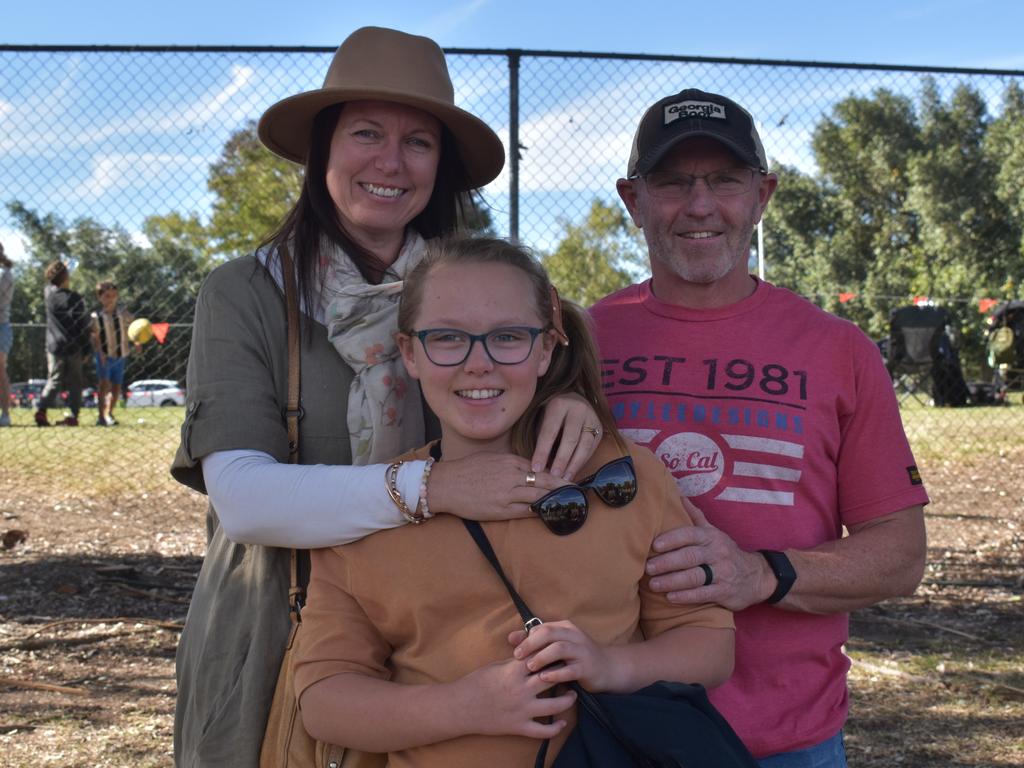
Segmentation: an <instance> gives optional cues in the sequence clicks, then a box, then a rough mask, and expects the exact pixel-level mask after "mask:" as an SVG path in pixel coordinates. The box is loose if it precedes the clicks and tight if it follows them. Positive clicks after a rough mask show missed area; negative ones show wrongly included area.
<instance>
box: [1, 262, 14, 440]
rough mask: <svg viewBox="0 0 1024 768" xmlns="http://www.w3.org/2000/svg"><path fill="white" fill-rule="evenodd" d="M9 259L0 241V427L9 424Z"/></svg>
mask: <svg viewBox="0 0 1024 768" xmlns="http://www.w3.org/2000/svg"><path fill="white" fill-rule="evenodd" d="M11 264H12V262H11V260H10V259H9V258H7V254H6V253H4V244H3V243H0V409H2V411H0V427H9V426H11V381H10V379H8V378H7V356H8V355H9V354H11V344H12V343H13V342H14V332H13V331H12V330H11V300H12V299H13V298H14V273H13V272H11Z"/></svg>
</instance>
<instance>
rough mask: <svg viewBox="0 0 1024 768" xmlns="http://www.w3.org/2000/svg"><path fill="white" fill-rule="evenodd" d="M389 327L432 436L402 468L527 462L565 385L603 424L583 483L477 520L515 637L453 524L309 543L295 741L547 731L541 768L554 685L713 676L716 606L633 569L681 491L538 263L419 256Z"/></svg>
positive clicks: (389, 746) (724, 614) (463, 743)
mask: <svg viewBox="0 0 1024 768" xmlns="http://www.w3.org/2000/svg"><path fill="white" fill-rule="evenodd" d="M398 327H399V329H400V331H399V336H398V343H399V347H400V349H401V351H402V357H403V360H404V363H405V365H406V367H407V369H408V371H409V373H410V374H411V375H412V376H413V377H414V378H416V379H417V380H418V381H419V383H420V386H421V388H422V391H423V395H424V397H425V398H426V401H427V403H428V404H429V405H430V407H431V409H432V410H433V411H434V413H436V414H437V417H438V419H439V420H440V423H441V435H442V436H441V439H440V441H438V442H437V443H434V444H431V445H428V446H426V447H424V448H422V449H421V450H419V451H415V452H413V453H412V454H409V455H408V456H406V457H404V458H407V459H410V460H412V459H420V460H422V459H425V458H428V457H433V458H434V459H436V460H438V461H448V460H451V459H455V458H458V457H461V456H465V455H468V454H470V453H473V452H478V451H502V452H507V451H510V450H511V451H513V452H515V453H518V454H519V455H521V456H529V455H530V453H531V451H532V448H533V442H534V439H535V432H536V429H537V424H538V414H539V413H540V411H541V409H542V407H543V405H544V403H545V402H547V401H548V400H549V399H550V398H551V397H553V396H555V395H558V394H564V393H567V392H576V393H578V394H581V395H583V396H584V397H585V398H586V399H587V400H588V401H589V402H590V403H591V404H592V405H593V407H594V408H595V410H596V412H597V413H598V415H599V418H600V419H601V426H602V429H603V433H604V437H603V439H602V441H601V444H600V445H599V446H598V449H597V451H596V452H595V454H594V455H593V457H592V458H591V459H590V461H589V463H588V465H587V466H586V467H585V468H584V470H583V473H582V474H583V475H584V476H587V475H593V474H597V475H598V477H597V480H596V482H594V483H592V484H590V485H589V486H587V487H583V488H581V489H579V490H578V491H561V492H559V491H555V492H553V493H555V494H561V495H559V496H557V497H555V498H554V499H551V500H549V503H547V504H543V503H541V502H538V504H536V505H534V506H535V507H538V508H539V509H540V510H541V511H540V512H538V514H537V515H535V516H533V517H529V518H522V519H516V520H504V521H492V522H485V523H483V527H484V530H485V531H486V533H487V536H488V538H489V539H490V540H491V542H492V544H493V546H494V549H495V551H496V553H497V556H498V559H499V560H500V561H501V563H502V565H503V567H504V569H505V571H506V573H507V574H508V576H509V578H510V580H511V581H512V583H513V584H514V586H515V587H516V589H517V590H518V591H519V593H520V594H521V595H522V597H523V599H524V600H525V601H526V602H527V604H528V605H529V606H530V608H531V609H532V610H533V611H535V612H536V614H537V616H538V617H540V618H541V619H543V621H544V622H545V623H544V624H542V625H541V626H539V627H536V628H534V629H532V630H531V631H530V633H529V635H527V634H526V633H525V632H524V631H523V629H522V620H521V619H520V617H519V614H518V613H517V611H516V609H515V607H514V606H513V604H512V602H511V599H510V598H509V595H508V593H507V592H506V590H505V587H504V586H503V585H502V583H501V581H500V580H499V578H498V576H497V574H496V573H495V572H494V570H493V569H492V568H491V566H490V564H489V563H488V562H487V560H486V559H485V558H484V557H483V555H482V554H481V553H480V551H479V550H478V549H477V547H476V545H475V544H474V543H473V540H472V539H471V538H470V536H469V534H468V532H467V531H466V530H465V528H464V526H463V523H462V521H461V520H460V519H458V518H456V517H453V516H450V515H438V516H437V517H432V518H429V519H427V520H426V521H425V522H424V524H423V525H422V526H418V527H415V530H414V526H405V527H403V528H396V529H393V530H389V531H383V532H381V533H378V534H376V535H374V536H371V537H368V538H366V539H363V540H361V541H358V542H355V543H352V544H347V545H345V546H341V547H334V548H331V549H322V550H317V551H315V552H314V553H313V557H312V576H311V582H310V589H309V601H308V604H307V606H306V608H305V610H304V611H303V624H304V626H303V638H302V647H301V649H300V650H299V657H298V661H297V665H296V686H297V690H298V692H299V695H300V697H301V698H300V703H301V707H302V715H303V722H304V724H305V726H306V728H307V730H308V731H309V733H310V734H311V735H312V736H314V737H315V738H317V739H319V740H321V741H326V742H330V743H334V744H343V745H346V746H349V747H353V748H356V749H361V750H366V751H370V752H387V753H389V766H392V768H401V767H402V766H417V767H418V768H424V767H425V766H445V768H451V767H452V766H461V765H466V766H469V765H473V766H479V765H481V764H483V763H484V762H485V761H486V763H487V765H488V766H489V768H499V767H500V766H510V767H512V766H532V765H533V761H534V758H535V756H536V754H537V750H538V747H539V745H540V740H543V739H546V738H551V739H552V744H551V748H550V749H549V751H548V763H550V762H551V760H553V759H554V756H555V755H557V753H558V750H559V748H560V747H561V745H562V743H563V742H564V739H565V736H566V735H567V733H568V730H569V727H570V726H571V724H572V723H573V722H574V720H575V718H574V694H572V693H571V692H569V693H566V692H564V691H563V689H561V688H559V687H557V686H558V684H559V683H562V682H565V681H568V680H578V681H579V682H580V683H581V684H582V685H583V686H584V687H585V688H587V689H588V690H590V691H594V692H601V691H612V692H629V691H633V690H636V689H639V688H642V687H644V686H645V685H648V684H650V683H652V682H654V681H656V680H677V681H683V682H697V683H702V684H704V685H706V686H709V687H710V686H714V685H717V684H719V683H721V682H722V681H724V680H725V679H726V678H727V677H728V676H729V674H730V673H731V671H732V662H733V629H732V627H733V624H732V616H731V614H730V613H729V612H728V611H726V610H725V609H722V608H719V607H717V606H713V605H710V604H705V605H697V606H677V605H673V604H671V603H669V602H668V601H667V600H665V598H664V596H663V595H659V594H656V593H654V592H652V591H651V590H650V589H649V588H648V585H647V578H646V577H645V575H644V564H645V561H646V559H647V557H648V554H649V550H650V545H651V542H652V541H653V540H654V538H655V537H656V536H657V535H658V534H659V533H661V532H662V531H666V530H669V529H671V528H675V527H678V526H680V525H688V524H689V518H688V517H687V515H686V513H685V511H684V509H683V506H682V502H681V501H680V497H679V491H678V489H677V487H676V485H675V483H674V482H673V480H672V477H671V476H670V475H669V474H668V472H667V471H666V470H665V468H664V466H663V465H662V463H661V462H660V461H659V460H658V459H657V458H656V457H655V456H654V455H653V454H651V453H649V452H648V451H646V450H645V449H643V448H640V447H638V446H635V445H633V444H631V443H628V442H627V441H625V440H624V439H623V438H621V437H620V436H619V435H618V433H617V432H616V431H615V427H614V423H613V421H612V417H611V413H610V412H609V410H608V406H607V403H606V402H605V400H604V397H603V395H602V393H601V381H600V370H599V366H598V358H597V354H596V350H595V348H594V345H593V342H592V341H591V338H590V335H589V332H588V330H587V325H586V319H585V316H584V315H583V314H582V312H581V311H580V310H579V309H578V308H577V307H575V306H573V305H569V304H562V305H561V307H560V308H559V302H558V300H557V295H556V294H555V293H554V291H553V289H552V287H551V285H550V283H549V282H548V278H547V275H546V273H545V272H544V269H543V267H541V266H540V264H538V263H537V262H536V261H534V260H533V259H532V258H531V257H530V256H529V255H528V254H527V253H525V252H524V251H523V250H521V249H519V248H517V247H515V246H513V245H510V244H508V243H507V242H505V241H502V240H490V239H469V240H461V241H452V242H447V243H442V244H439V245H437V246H434V247H432V248H431V249H430V250H429V251H428V254H427V256H426V257H425V258H424V260H423V262H422V263H421V264H420V265H419V266H418V267H417V268H416V269H415V270H414V271H413V273H412V274H411V275H410V276H409V278H408V280H407V282H406V288H405V291H404V293H403V296H402V303H401V309H400V311H399V318H398ZM626 456H629V457H630V458H631V460H632V461H631V463H630V461H629V460H628V459H624V457H626ZM602 470H603V471H602ZM531 479H532V478H530V477H529V476H527V477H524V480H523V483H524V485H530V484H531V482H530V481H531ZM383 481H384V482H388V478H387V477H385V478H384V480H383ZM581 485H586V484H585V483H581ZM599 494H600V495H599ZM584 499H585V502H584ZM602 499H604V500H602ZM397 501H398V502H401V501H402V500H401V498H399V499H398V500H397ZM543 501H544V500H542V502H543ZM607 502H611V504H609V503H607ZM541 512H543V514H544V519H542V516H541ZM558 534H561V535H558ZM554 662H561V665H555V666H554V667H552V668H549V669H546V670H544V671H540V670H542V669H543V668H545V667H547V666H548V665H551V664H553V663H554ZM549 689H553V690H549ZM547 716H552V719H551V721H549V722H545V721H538V718H545V717H547Z"/></svg>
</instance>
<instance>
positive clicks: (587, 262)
mask: <svg viewBox="0 0 1024 768" xmlns="http://www.w3.org/2000/svg"><path fill="white" fill-rule="evenodd" d="M564 228H565V235H564V236H563V238H562V240H561V241H560V242H559V243H558V245H557V246H556V247H555V250H554V251H553V252H552V253H550V254H548V255H546V256H545V257H544V258H543V262H544V266H545V268H547V270H548V274H549V275H550V277H551V281H552V283H554V285H555V286H556V287H557V288H558V290H559V292H560V293H561V294H562V295H563V296H565V297H566V298H568V299H572V300H573V301H575V302H577V303H579V304H582V305H583V306H590V305H591V304H593V303H594V302H595V301H597V300H598V299H601V298H603V297H605V296H607V295H608V294H609V293H612V292H613V291H617V290H619V289H620V288H625V287H626V286H627V285H629V284H630V283H632V282H634V281H636V280H637V279H638V278H639V277H640V276H642V275H643V274H644V273H645V272H646V270H647V248H646V245H645V244H644V241H643V236H642V235H641V233H640V230H638V229H636V228H635V227H634V226H633V225H632V224H631V223H630V222H629V220H628V219H627V217H626V214H625V212H624V211H623V210H622V208H621V207H620V206H618V205H615V204H613V205H608V204H607V203H604V202H602V201H601V200H594V202H593V203H591V206H590V211H589V212H588V213H587V217H586V219H585V220H584V222H583V223H582V224H569V223H566V224H565V225H564Z"/></svg>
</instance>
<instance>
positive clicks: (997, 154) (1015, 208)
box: [982, 80, 1024, 298]
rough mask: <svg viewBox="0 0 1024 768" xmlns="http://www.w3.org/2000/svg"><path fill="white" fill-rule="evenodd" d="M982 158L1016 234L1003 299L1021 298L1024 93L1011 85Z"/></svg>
mask: <svg viewBox="0 0 1024 768" xmlns="http://www.w3.org/2000/svg"><path fill="white" fill-rule="evenodd" d="M982 144H983V148H984V152H985V156H986V157H987V158H988V161H989V162H990V163H991V164H992V165H993V166H995V168H996V174H995V194H996V196H997V197H998V198H999V200H1000V201H1001V202H1002V203H1003V204H1004V205H1005V206H1006V210H1007V215H1008V220H1009V222H1008V223H1010V224H1011V225H1012V227H1013V228H1014V230H1015V231H1016V232H1017V234H1018V236H1019V237H1018V240H1017V245H1016V254H1015V258H1013V259H1011V262H1010V264H1009V268H1008V270H1007V273H1008V274H1007V279H1006V282H1005V283H1004V284H1003V286H1002V295H1003V296H1004V297H1006V298H1015V297H1016V298H1019V297H1021V296H1024V292H1022V291H1021V286H1024V184H1022V183H1021V179H1022V178H1024V89H1022V88H1021V87H1020V85H1019V84H1018V83H1017V81H1016V80H1012V81H1010V84H1009V86H1007V88H1006V92H1005V93H1004V94H1003V112H1002V114H1001V115H1000V116H999V117H997V118H996V119H995V120H993V121H992V122H991V123H989V126H988V130H987V131H986V134H985V138H984V140H983V142H982Z"/></svg>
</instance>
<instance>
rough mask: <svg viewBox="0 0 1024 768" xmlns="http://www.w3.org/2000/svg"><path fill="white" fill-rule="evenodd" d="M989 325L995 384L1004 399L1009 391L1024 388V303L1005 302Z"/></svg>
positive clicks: (994, 313)
mask: <svg viewBox="0 0 1024 768" xmlns="http://www.w3.org/2000/svg"><path fill="white" fill-rule="evenodd" d="M986 323H987V325H988V328H987V333H988V339H987V340H986V343H985V346H986V349H987V351H988V364H989V365H990V366H991V367H992V370H993V385H994V386H995V388H996V390H997V391H998V392H999V393H1000V394H1001V396H1002V397H1003V398H1005V396H1006V391H1007V390H1021V389H1024V301H1006V302H1003V303H1002V304H1000V305H998V306H997V307H996V308H995V309H994V310H993V311H992V314H991V315H989V317H988V320H987V321H986Z"/></svg>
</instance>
